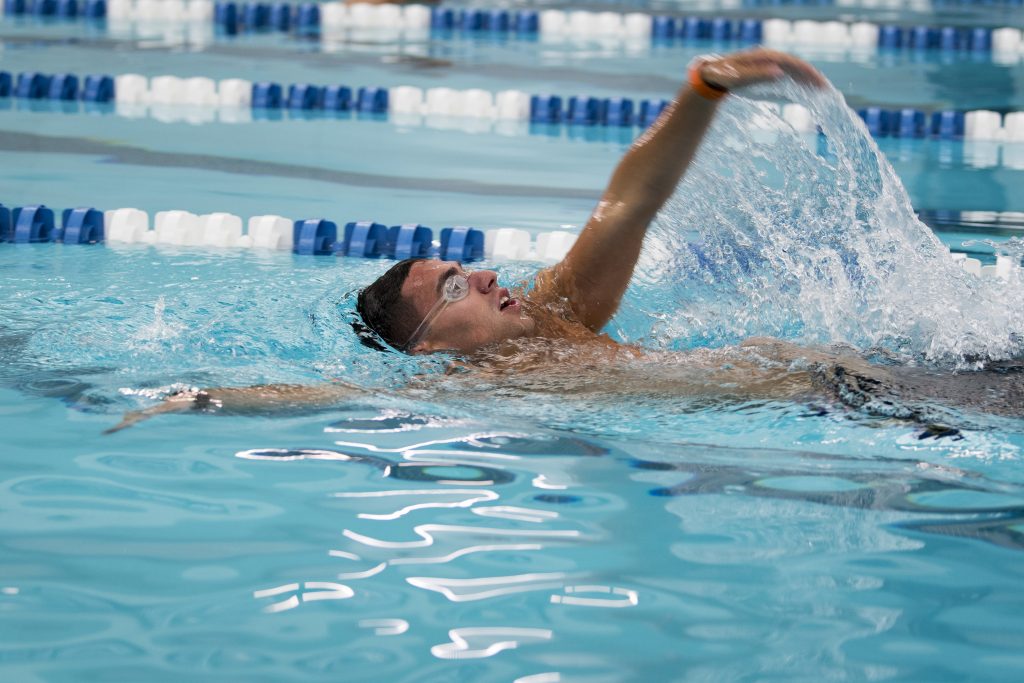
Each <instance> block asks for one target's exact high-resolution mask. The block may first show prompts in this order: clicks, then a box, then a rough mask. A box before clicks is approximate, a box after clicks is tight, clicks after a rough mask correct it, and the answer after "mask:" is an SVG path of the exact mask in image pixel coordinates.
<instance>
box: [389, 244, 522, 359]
mask: <svg viewBox="0 0 1024 683" xmlns="http://www.w3.org/2000/svg"><path fill="white" fill-rule="evenodd" d="M455 274H461V275H465V276H466V277H467V279H468V280H469V294H468V295H467V296H466V298H464V299H462V300H461V301H456V302H453V303H450V304H448V305H447V306H446V307H445V309H444V310H443V311H442V312H441V314H440V315H438V316H437V317H436V318H435V319H434V321H433V323H431V325H430V329H429V330H427V331H426V333H425V334H424V335H423V336H422V337H421V338H420V340H419V341H418V342H416V344H415V345H414V346H413V347H412V348H410V349H408V350H409V352H410V353H430V352H431V351H443V350H451V351H460V352H463V353H469V352H472V351H475V350H477V349H479V348H480V347H482V346H486V345H487V344H491V343H493V342H497V341H501V340H503V339H513V338H515V337H522V336H524V335H528V334H530V333H531V332H533V329H534V323H533V320H531V319H530V318H528V317H526V316H525V315H523V311H522V305H521V302H520V301H519V300H517V299H513V298H511V297H510V295H509V291H508V290H507V289H505V288H504V287H499V286H498V276H497V274H496V273H495V272H494V271H493V270H474V271H472V272H468V271H465V270H463V269H462V266H460V265H459V264H458V263H456V262H455V261H419V262H417V263H414V264H413V266H412V268H411V269H410V270H409V276H408V277H407V278H406V279H405V282H404V283H403V284H402V298H403V299H405V300H406V301H408V302H410V303H411V304H412V305H413V307H414V308H415V309H416V315H417V318H416V324H419V321H421V320H423V318H424V317H425V316H426V315H427V313H429V312H430V309H431V308H433V306H434V304H436V303H437V301H438V299H440V298H441V295H442V288H443V287H444V283H445V281H446V280H447V279H448V278H449V277H450V276H451V275H455Z"/></svg>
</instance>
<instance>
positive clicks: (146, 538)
mask: <svg viewBox="0 0 1024 683" xmlns="http://www.w3.org/2000/svg"><path fill="white" fill-rule="evenodd" d="M379 268H380V265H379V264H377V263H372V262H363V261H349V260H345V259H342V260H341V261H338V260H335V259H331V258H309V257H306V258H299V257H292V256H290V255H286V254H269V255H253V254H241V253H228V254H224V255H220V254H218V255H211V254H209V253H200V252H195V251H188V250H181V251H174V250H156V249H152V248H148V247H143V248H131V249H129V248H126V249H124V250H114V249H96V248H88V247H86V248H75V247H70V246H68V247H60V246H52V245H40V246H28V247H25V248H8V249H5V250H4V251H3V252H2V254H0V277H2V278H3V283H4V284H3V287H4V291H5V292H8V295H7V296H5V297H4V301H3V304H2V305H0V311H2V316H3V320H5V328H6V329H5V331H4V335H3V336H4V339H3V349H4V355H3V368H4V377H3V382H4V384H5V388H4V389H3V390H2V394H0V396H2V399H0V405H2V413H0V420H2V424H0V433H3V434H4V435H5V436H4V445H5V449H4V457H3V458H2V461H0V471H2V479H3V482H4V483H3V494H2V496H0V499H2V501H3V504H2V509H3V512H2V516H0V528H2V529H3V535H2V537H3V545H4V553H3V560H2V562H0V575H2V577H3V580H2V582H0V583H2V590H3V593H2V597H0V605H2V609H0V624H2V626H0V630H2V633H3V646H2V647H0V653H2V659H0V661H2V664H0V666H2V667H3V669H4V670H5V677H6V678H8V680H19V681H20V680H83V679H88V680H140V679H145V680H154V681H155V680H168V681H170V680H182V679H189V680H239V679H243V680H335V679H337V678H338V677H339V676H343V677H344V678H345V680H381V679H387V680H408V681H413V680H416V681H420V680H467V681H492V680H493V681H508V680H514V679H519V678H522V677H525V676H529V675H533V674H541V673H558V674H560V680H568V681H591V680H600V681H603V680H623V681H626V680H637V679H646V680H700V679H705V678H714V679H720V678H723V677H724V678H729V679H742V678H752V679H759V680H761V679H764V678H766V677H784V678H787V679H805V680H811V679H814V680H826V679H838V678H848V677H853V678H867V677H869V676H880V677H882V678H885V679H895V680H951V681H952V680H962V679H964V678H971V679H974V680H1008V679H1012V678H1014V677H1015V674H1014V673H1012V672H1017V671H1020V670H1021V669H1022V668H1024V659H1022V658H1021V655H1020V650H1019V648H1017V647H1016V644H1018V643H1019V642H1020V640H1021V638H1022V636H1024V632H1022V631H1024V629H1022V625H1021V622H1020V619H1019V614H1020V610H1021V607H1022V604H1021V597H1020V591H1019V586H1020V581H1021V578H1022V577H1021V563H1020V559H1019V553H1020V552H1021V538H1022V537H1021V532H1022V524H1024V517H1022V514H1021V511H1022V510H1024V495H1022V484H1024V470H1022V469H1021V467H1020V462H1021V461H1020V454H1021V449H1022V448H1024V436H1022V431H1024V430H1022V429H1021V423H1020V422H1019V421H1014V422H1010V423H1007V422H1006V421H1002V422H996V423H994V424H993V425H990V426H989V427H988V428H984V427H981V428H977V429H967V430H964V431H963V432H962V434H961V435H959V436H958V437H954V438H938V439H936V438H921V437H922V433H921V430H920V428H919V427H916V426H914V425H912V424H906V423H900V422H893V421H888V420H884V419H877V418H870V417H867V416H864V415H859V414H858V413H856V412H852V411H849V410H844V409H842V407H841V406H833V407H827V406H826V407H823V406H821V405H817V406H808V405H799V404H787V403H773V402H749V403H740V404H731V405H730V404H714V403H711V404H703V405H702V404H701V403H699V402H698V403H694V402H693V401H688V400H685V399H682V398H681V399H677V400H664V399H661V400H654V399H650V400H648V399H642V398H641V399H640V400H636V399H634V400H632V401H630V403H629V405H624V404H623V403H622V401H621V399H615V398H609V399H605V400H601V399H600V398H597V399H593V398H588V397H584V398H582V399H580V398H573V397H572V396H566V395H561V394H559V392H558V389H557V387H552V388H551V390H550V391H549V392H544V391H538V392H535V393H533V394H531V395H528V396H526V397H521V396H517V395H516V394H515V393H512V394H509V393H508V392H504V393H503V392H502V391H501V389H500V387H495V388H494V389H493V390H491V391H490V392H488V391H486V388H484V387H478V391H474V392H471V393H469V394H466V397H460V396H459V395H458V394H457V393H456V394H452V395H448V396H447V397H446V398H447V400H444V399H439V398H438V397H437V396H433V397H432V396H431V395H429V394H427V395H425V397H424V398H416V397H415V396H409V395H403V394H395V393H392V392H391V391H390V390H389V389H390V388H392V387H393V386H394V385H395V384H396V382H395V378H396V377H398V376H399V375H400V373H401V372H402V371H407V372H411V371H416V372H428V373H429V372H432V371H434V370H433V368H432V367H431V366H430V365H429V364H428V365H427V366H421V364H420V362H419V361H410V360H399V359H394V358H390V359H389V358H385V357H383V356H379V355H378V354H369V353H364V352H361V351H359V350H357V349H356V348H355V346H354V343H353V342H352V340H351V337H350V336H346V335H344V334H343V326H344V322H343V321H339V320H337V319H336V318H335V317H333V316H334V315H336V312H337V308H336V302H337V301H341V302H342V305H344V294H345V293H346V292H348V291H350V290H351V288H353V287H355V286H356V285H358V284H360V283H362V282H365V281H366V279H368V278H369V277H370V276H371V274H372V272H375V271H376V270H378V269H379ZM510 274H513V275H514V273H510ZM332 314H333V315H332ZM267 321H270V322H269V324H268V322H267ZM396 364H397V366H396ZM337 376H341V377H344V378H346V379H347V380H348V381H352V382H356V383H358V384H361V385H363V386H368V387H373V386H376V387H380V389H379V391H378V392H377V393H375V394H373V395H368V396H361V397H359V398H358V400H354V401H352V402H351V403H348V404H342V405H339V406H338V407H337V408H335V409H332V410H328V411H322V412H308V411H307V412H303V411H299V412H298V413H294V414H286V415H277V416H262V417H260V416H255V417H240V416H236V417H231V416H204V415H181V416H170V417H163V418H157V419H153V420H151V421H149V422H146V423H143V424H140V425H138V426H136V427H134V428H131V429H129V430H127V431H124V432H121V433H118V434H115V435H111V436H103V435H101V431H102V430H103V429H105V428H107V427H109V426H111V425H112V424H113V423H114V422H115V421H116V420H117V419H118V415H119V413H120V412H121V410H123V409H127V408H131V407H136V406H140V405H148V404H150V403H151V399H149V398H147V397H148V396H152V395H156V394H159V393H161V392H166V391H167V390H169V389H170V388H172V387H173V386H176V385H179V384H200V385H203V386H211V385H245V384H250V383H256V382H278V381H291V382H307V383H308V382H314V381H323V380H324V379H326V378H330V377H337ZM441 396H446V395H445V394H441ZM58 399H62V400H58ZM994 427H997V428H994ZM268 591H269V592H270V593H273V594H269V593H267V592H268ZM275 591H278V592H275ZM577 599H582V600H577ZM453 630H455V642H456V643H461V642H462V641H460V640H459V635H460V634H463V633H464V634H465V639H466V640H465V645H458V646H455V645H451V643H452V641H453V636H452V633H451V632H452V631H453ZM513 642H514V643H516V644H517V646H516V647H515V648H514V649H509V648H510V647H511V646H509V645H505V646H499V645H497V643H513Z"/></svg>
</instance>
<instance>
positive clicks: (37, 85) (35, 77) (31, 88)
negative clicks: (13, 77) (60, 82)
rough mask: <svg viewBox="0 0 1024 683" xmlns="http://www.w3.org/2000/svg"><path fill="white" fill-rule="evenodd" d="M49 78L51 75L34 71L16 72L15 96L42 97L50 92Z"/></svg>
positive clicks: (36, 98)
mask: <svg viewBox="0 0 1024 683" xmlns="http://www.w3.org/2000/svg"><path fill="white" fill-rule="evenodd" d="M51 79H52V77H51V76H47V75H46V74H41V73H39V72H36V71H26V72H23V73H20V74H18V85H17V86H16V88H15V96H16V97H19V98H21V99H25V100H41V99H44V98H45V97H46V96H47V95H49V93H50V81H51Z"/></svg>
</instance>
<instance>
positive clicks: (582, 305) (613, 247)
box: [546, 85, 718, 330]
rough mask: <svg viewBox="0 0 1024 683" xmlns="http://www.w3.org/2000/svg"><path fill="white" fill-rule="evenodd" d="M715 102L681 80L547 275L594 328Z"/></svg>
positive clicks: (615, 298)
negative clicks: (676, 93) (672, 98)
mask: <svg viewBox="0 0 1024 683" xmlns="http://www.w3.org/2000/svg"><path fill="white" fill-rule="evenodd" d="M717 106H718V104H717V102H716V101H712V100H709V99H706V98H704V97H702V96H700V95H698V94H697V93H696V92H694V91H693V90H692V89H691V88H690V86H689V85H684V86H683V87H682V88H681V89H680V91H679V94H678V96H677V97H676V99H675V101H673V102H672V103H671V104H670V105H669V106H668V107H667V108H666V109H665V111H664V112H663V113H662V115H661V116H660V117H659V118H658V120H657V121H656V122H655V123H654V125H653V126H651V127H650V128H649V129H648V130H647V131H646V132H645V133H644V134H643V135H641V136H640V138H639V139H638V140H637V141H636V142H635V143H634V144H633V146H632V147H631V148H630V150H629V152H628V153H627V154H626V155H625V156H624V157H623V159H622V161H621V162H619V165H618V167H617V168H616V169H615V172H614V173H613V175H612V178H611V181H610V182H609V184H608V187H607V189H606V190H605V192H604V195H603V196H602V197H601V200H600V202H599V203H598V205H597V207H596V208H595V209H594V213H593V214H592V215H591V217H590V220H589V221H587V224H586V226H585V227H584V229H583V231H582V232H581V233H580V236H579V238H578V239H577V240H576V243H575V244H574V245H573V248H572V250H570V252H569V253H568V255H567V256H566V258H565V259H564V260H563V261H562V262H561V263H560V264H558V266H556V267H555V268H554V269H553V270H552V271H551V272H550V273H548V274H547V275H546V277H549V278H551V279H552V284H553V285H554V289H555V290H556V291H558V293H559V294H560V295H561V296H562V297H564V298H566V299H568V300H569V301H571V302H573V307H574V313H575V315H576V316H577V317H578V318H579V319H580V321H581V322H583V323H584V324H585V325H587V326H588V327H590V328H592V329H595V330H596V329H599V328H600V327H602V326H603V325H604V324H605V323H606V322H607V321H608V319H609V318H611V316H612V315H613V314H614V313H615V310H616V309H617V308H618V305H619V299H620V298H621V296H622V293H623V292H624V291H625V289H626V286H627V285H628V284H629V280H630V278H631V277H632V275H633V268H634V267H635V265H636V262H637V259H638V258H639V255H640V248H641V247H642V246H643V240H644V235H645V234H646V233H647V227H648V226H649V225H650V223H651V221H652V220H653V219H654V217H655V216H656V215H657V213H658V211H659V210H660V209H661V207H662V206H663V205H664V203H665V201H666V200H667V199H668V198H669V197H670V196H671V195H672V193H673V192H674V191H675V188H676V186H677V185H678V184H679V180H680V179H681V178H682V177H683V174H684V173H685V172H686V169H687V168H688V167H689V165H690V163H691V162H692V160H693V158H694V156H695V155H696V152H697V148H698V147H699V146H700V143H701V140H702V139H703V138H704V134H705V132H706V131H707V129H708V127H709V125H710V123H711V121H712V119H713V118H714V115H715V111H716V109H717Z"/></svg>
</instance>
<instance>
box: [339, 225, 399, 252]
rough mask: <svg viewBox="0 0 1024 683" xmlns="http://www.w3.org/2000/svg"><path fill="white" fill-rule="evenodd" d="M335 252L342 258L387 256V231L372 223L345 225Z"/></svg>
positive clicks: (382, 226) (381, 226)
mask: <svg viewBox="0 0 1024 683" xmlns="http://www.w3.org/2000/svg"><path fill="white" fill-rule="evenodd" d="M337 252H338V253H339V254H341V255H342V256H361V257H362V258H382V257H384V256H388V255H389V254H388V229H387V227H385V226H384V225H381V224H380V223H374V222H373V221H358V222H353V223H347V224H345V233H344V236H343V238H342V241H341V242H340V243H339V244H338V248H337Z"/></svg>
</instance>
